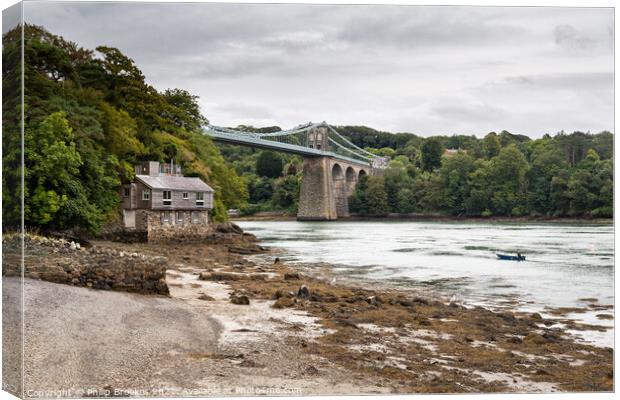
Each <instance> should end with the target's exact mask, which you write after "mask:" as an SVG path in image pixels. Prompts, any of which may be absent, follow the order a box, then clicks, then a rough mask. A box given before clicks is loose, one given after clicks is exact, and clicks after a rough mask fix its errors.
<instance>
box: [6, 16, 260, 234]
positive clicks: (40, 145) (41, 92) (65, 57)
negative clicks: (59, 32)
mask: <svg viewBox="0 0 620 400" xmlns="http://www.w3.org/2000/svg"><path fill="white" fill-rule="evenodd" d="M19 33H20V30H18V29H14V30H12V31H9V32H7V33H6V34H5V35H4V36H3V57H4V61H3V65H2V77H3V79H2V82H3V93H4V97H3V104H2V107H3V135H2V141H3V149H4V150H3V163H4V166H5V168H4V174H3V182H2V184H3V191H2V195H3V215H4V226H5V227H11V226H17V225H19V207H20V195H19V194H20V184H19V182H20V171H19V170H18V169H17V168H11V167H10V166H17V165H19V158H20V151H19V141H20V135H19V120H20V112H21V109H20V101H19V100H20V99H19V85H20V53H21V49H20V35H19ZM24 36H25V46H24V58H25V71H24V85H25V97H24V116H25V134H24V135H25V140H24V143H25V152H24V162H25V168H26V173H25V176H24V192H25V210H24V219H25V224H26V226H29V227H39V228H41V229H68V228H82V229H84V230H89V231H91V232H97V231H99V230H100V229H101V228H102V227H103V226H104V225H105V223H106V222H108V221H110V220H112V219H114V218H115V217H117V216H118V204H119V197H118V190H119V185H120V184H121V183H122V182H128V181H130V180H131V179H132V178H133V165H134V163H136V162H137V161H140V160H159V161H167V160H171V159H174V160H175V162H177V163H180V164H182V165H183V167H184V169H183V171H184V173H185V174H186V175H189V176H198V177H201V178H203V179H204V180H205V181H206V182H207V183H209V184H210V185H211V186H212V187H213V188H214V189H215V209H214V210H213V217H214V219H215V220H223V219H226V218H227V213H226V210H227V208H232V207H240V206H242V205H243V204H245V203H246V202H247V199H248V192H247V189H246V185H245V182H244V180H243V179H241V178H240V177H239V176H238V175H237V174H236V173H235V172H234V170H233V169H232V168H230V167H229V166H228V165H227V164H226V162H225V161H224V159H223V158H222V156H221V154H220V152H219V150H218V148H217V147H216V146H215V145H214V144H213V143H212V141H211V140H210V139H209V138H207V137H205V136H204V135H202V134H201V133H200V131H201V125H202V124H203V123H205V122H206V120H205V118H204V116H202V115H201V113H200V111H199V107H198V104H197V102H196V100H197V97H196V96H194V95H192V94H190V93H188V92H187V91H185V90H182V89H168V90H165V91H163V92H160V91H157V90H156V89H155V88H153V87H152V86H151V85H149V84H147V83H146V81H145V77H144V75H143V74H142V72H141V71H140V69H138V67H137V66H136V65H135V64H134V62H133V61H132V60H131V59H130V58H129V57H127V56H126V55H124V54H122V53H121V52H120V51H119V50H117V49H115V48H111V47H105V46H101V47H97V49H96V50H94V51H93V50H87V49H84V48H81V47H79V46H78V45H76V44H75V43H72V42H69V41H66V40H64V39H63V38H61V37H58V36H56V35H53V34H51V33H49V32H47V31H46V30H44V29H43V28H41V27H37V26H32V25H27V26H26V27H25V33H24Z"/></svg>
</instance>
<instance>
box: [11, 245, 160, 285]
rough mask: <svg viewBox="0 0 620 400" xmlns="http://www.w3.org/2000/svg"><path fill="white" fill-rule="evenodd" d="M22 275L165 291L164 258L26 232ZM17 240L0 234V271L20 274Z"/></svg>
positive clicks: (58, 281)
mask: <svg viewBox="0 0 620 400" xmlns="http://www.w3.org/2000/svg"><path fill="white" fill-rule="evenodd" d="M24 245H25V248H24V264H25V270H24V276H26V277H28V278H33V279H41V280H44V281H49V282H55V283H64V284H68V285H73V286H85V287H92V288H94V289H102V290H118V291H125V292H136V293H143V294H162V295H167V294H168V286H167V285H166V266H167V262H166V259H165V258H164V257H146V256H144V255H141V254H137V253H126V252H122V251H121V252H119V251H116V250H113V249H108V248H98V247H92V248H88V249H86V248H84V247H80V246H79V245H78V244H77V243H74V242H69V241H67V240H64V239H52V238H47V237H41V236H32V235H26V236H25V239H24ZM20 246H21V241H20V240H19V236H18V235H13V236H10V235H7V236H5V237H3V240H2V248H3V263H2V274H3V275H6V276H20V275H21V258H20Z"/></svg>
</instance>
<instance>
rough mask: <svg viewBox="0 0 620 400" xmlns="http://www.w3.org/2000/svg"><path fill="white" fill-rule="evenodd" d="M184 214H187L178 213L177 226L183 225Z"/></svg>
mask: <svg viewBox="0 0 620 400" xmlns="http://www.w3.org/2000/svg"><path fill="white" fill-rule="evenodd" d="M184 214H185V213H184V212H183V211H177V224H182V223H183V217H184Z"/></svg>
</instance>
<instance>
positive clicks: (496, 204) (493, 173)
mask: <svg viewBox="0 0 620 400" xmlns="http://www.w3.org/2000/svg"><path fill="white" fill-rule="evenodd" d="M528 170H529V165H528V163H527V160H526V159H525V156H524V155H523V153H521V152H520V151H519V149H518V148H517V146H516V145H514V144H511V145H509V146H508V147H504V148H503V149H502V150H501V151H500V153H499V154H498V155H497V156H496V157H493V158H492V159H491V163H490V175H489V177H490V183H491V185H492V188H493V197H492V206H493V210H492V211H493V213H494V214H498V215H517V216H518V215H523V214H524V213H526V211H527V210H526V189H527V185H526V184H527V181H526V174H527V172H528Z"/></svg>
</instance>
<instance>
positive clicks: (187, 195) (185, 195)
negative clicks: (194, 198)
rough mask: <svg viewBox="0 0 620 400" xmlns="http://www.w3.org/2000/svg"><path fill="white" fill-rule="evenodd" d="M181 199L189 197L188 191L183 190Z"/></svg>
mask: <svg viewBox="0 0 620 400" xmlns="http://www.w3.org/2000/svg"><path fill="white" fill-rule="evenodd" d="M183 199H184V200H187V199H189V193H187V192H183Z"/></svg>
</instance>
